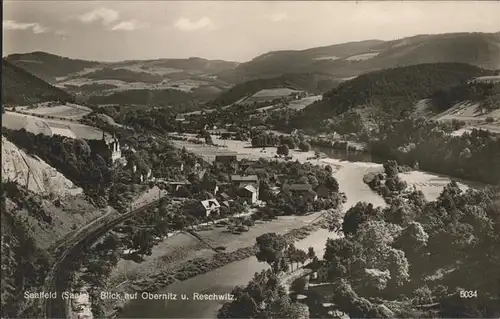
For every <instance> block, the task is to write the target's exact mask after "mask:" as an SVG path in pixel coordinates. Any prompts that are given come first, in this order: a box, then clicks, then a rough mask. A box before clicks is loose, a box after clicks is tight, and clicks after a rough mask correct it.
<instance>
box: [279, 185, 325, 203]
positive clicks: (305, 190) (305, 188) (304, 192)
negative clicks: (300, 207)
mask: <svg viewBox="0 0 500 319" xmlns="http://www.w3.org/2000/svg"><path fill="white" fill-rule="evenodd" d="M282 189H283V191H284V192H287V193H292V194H296V195H297V196H301V197H304V198H305V199H310V200H317V199H318V194H316V192H315V191H313V189H312V187H311V185H309V184H291V185H288V184H284V185H283V187H282Z"/></svg>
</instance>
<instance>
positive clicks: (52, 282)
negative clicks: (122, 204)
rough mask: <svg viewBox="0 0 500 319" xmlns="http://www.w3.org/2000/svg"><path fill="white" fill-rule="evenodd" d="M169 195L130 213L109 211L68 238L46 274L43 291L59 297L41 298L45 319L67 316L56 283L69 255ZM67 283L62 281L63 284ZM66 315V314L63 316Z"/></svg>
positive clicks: (58, 286)
mask: <svg viewBox="0 0 500 319" xmlns="http://www.w3.org/2000/svg"><path fill="white" fill-rule="evenodd" d="M165 197H167V196H163V197H162V198H159V199H156V200H154V201H152V202H150V203H148V204H145V205H142V206H140V207H137V208H135V209H133V210H131V211H129V212H128V213H125V214H122V215H118V214H112V213H108V214H106V215H104V216H102V217H101V218H99V219H97V220H95V221H94V222H92V223H90V224H88V225H87V226H85V227H84V228H82V229H80V230H79V231H78V232H77V233H75V234H74V236H73V237H72V238H70V239H68V241H69V243H67V244H66V245H65V247H66V248H65V249H64V251H63V252H62V253H61V254H60V256H59V257H58V259H57V261H56V262H55V263H54V265H53V266H52V268H51V270H50V271H49V273H48V275H47V276H46V279H45V282H46V284H45V286H44V289H43V291H44V292H57V297H58V298H56V299H41V301H42V305H41V309H43V313H44V316H43V317H44V318H45V319H50V318H62V317H64V318H67V309H66V307H65V305H64V300H62V299H60V298H59V296H60V291H58V289H60V288H61V287H60V285H58V284H56V282H57V280H58V278H59V280H62V279H61V278H62V277H61V276H59V277H58V274H59V273H60V271H61V269H63V267H62V266H64V264H65V262H67V261H68V260H67V259H68V257H72V256H74V255H75V254H76V253H78V252H79V251H80V250H81V249H82V248H83V247H85V246H87V247H88V246H90V245H92V244H93V243H94V242H95V241H96V240H97V239H99V238H100V237H101V236H102V235H104V234H105V233H106V232H108V231H109V230H110V229H112V228H113V227H115V226H117V225H119V224H121V223H123V222H124V221H125V220H127V219H129V218H131V217H133V216H135V215H137V214H138V213H141V212H143V211H144V210H146V209H148V208H151V207H155V206H156V205H158V204H159V203H160V201H161V200H162V199H163V198H165ZM64 284H67V282H66V283H64V282H63V283H62V285H64ZM63 309H64V312H65V313H64V314H61V313H58V312H62V310H63ZM61 315H64V316H61Z"/></svg>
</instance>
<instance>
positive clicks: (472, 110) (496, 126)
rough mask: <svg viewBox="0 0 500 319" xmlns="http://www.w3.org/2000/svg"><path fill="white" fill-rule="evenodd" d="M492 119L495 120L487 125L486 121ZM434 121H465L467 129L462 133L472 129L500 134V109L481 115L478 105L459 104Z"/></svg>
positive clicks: (435, 117) (434, 118)
mask: <svg viewBox="0 0 500 319" xmlns="http://www.w3.org/2000/svg"><path fill="white" fill-rule="evenodd" d="M490 117H491V118H493V122H490V123H487V122H486V119H487V118H490ZM432 119H433V120H437V121H445V122H450V121H452V120H459V121H464V122H465V123H466V128H465V130H464V129H462V130H460V132H461V133H463V132H464V131H466V130H467V129H469V130H470V129H472V128H478V129H483V130H489V131H491V132H494V133H500V109H498V110H494V111H492V112H488V113H481V111H480V109H479V107H478V104H477V103H470V102H461V103H458V104H456V105H455V106H453V107H452V108H450V109H449V110H446V111H444V112H443V113H441V114H438V115H436V116H434V117H433V118H432ZM456 134H458V133H456ZM456 134H455V135H456Z"/></svg>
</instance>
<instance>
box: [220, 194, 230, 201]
mask: <svg viewBox="0 0 500 319" xmlns="http://www.w3.org/2000/svg"><path fill="white" fill-rule="evenodd" d="M220 197H222V198H223V199H225V200H229V199H231V197H229V195H228V194H226V193H222V194H220Z"/></svg>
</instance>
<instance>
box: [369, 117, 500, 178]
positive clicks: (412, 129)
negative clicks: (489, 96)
mask: <svg viewBox="0 0 500 319" xmlns="http://www.w3.org/2000/svg"><path fill="white" fill-rule="evenodd" d="M377 137H378V140H376V141H373V142H371V148H372V153H373V154H374V155H376V156H377V157H380V158H387V159H396V160H397V161H398V163H401V164H406V165H413V164H414V163H415V162H418V163H419V167H420V169H424V170H428V171H432V172H437V173H442V174H448V175H451V176H456V177H460V178H464V179H469V180H478V181H482V182H485V183H489V184H498V183H500V165H498V159H499V158H500V139H498V138H496V137H495V136H494V135H493V134H491V133H490V132H488V131H483V130H473V131H472V132H471V133H465V134H463V135H462V136H451V135H448V134H446V133H445V132H444V131H443V130H440V129H439V128H438V127H437V124H436V123H434V122H432V121H425V120H424V119H411V118H409V119H404V120H393V121H386V122H384V123H383V124H382V125H380V130H379V134H378V136H377Z"/></svg>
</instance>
